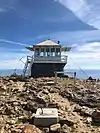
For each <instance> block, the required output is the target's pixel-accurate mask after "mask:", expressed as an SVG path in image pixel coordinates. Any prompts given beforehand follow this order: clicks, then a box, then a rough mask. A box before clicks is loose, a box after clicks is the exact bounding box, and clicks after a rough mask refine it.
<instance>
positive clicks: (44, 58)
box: [23, 40, 70, 77]
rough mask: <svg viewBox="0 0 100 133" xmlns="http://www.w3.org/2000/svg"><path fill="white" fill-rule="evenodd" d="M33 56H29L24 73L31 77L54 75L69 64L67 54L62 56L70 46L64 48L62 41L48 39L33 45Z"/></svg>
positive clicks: (31, 49)
mask: <svg viewBox="0 0 100 133" xmlns="http://www.w3.org/2000/svg"><path fill="white" fill-rule="evenodd" d="M26 48H27V49H28V50H30V51H33V56H27V61H26V63H25V67H24V70H23V75H24V76H26V74H28V76H31V77H41V76H42V77H43V76H54V72H55V71H63V68H64V66H65V65H66V64H67V56H64V57H62V55H61V53H62V51H69V50H70V48H69V47H66V48H62V47H61V45H60V42H59V41H58V42H57V43H56V42H53V41H51V40H46V41H44V42H41V43H39V44H36V45H34V46H31V47H26Z"/></svg>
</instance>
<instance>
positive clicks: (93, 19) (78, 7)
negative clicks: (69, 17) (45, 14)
mask: <svg viewBox="0 0 100 133" xmlns="http://www.w3.org/2000/svg"><path fill="white" fill-rule="evenodd" d="M56 1H57V2H59V3H61V4H62V5H64V6H65V7H67V8H69V9H70V10H71V11H73V12H74V13H75V15H76V16H78V17H79V18H80V19H81V20H82V21H84V22H86V23H88V24H90V25H92V26H94V27H95V28H98V29H100V1H99V0H91V1H90V0H56Z"/></svg>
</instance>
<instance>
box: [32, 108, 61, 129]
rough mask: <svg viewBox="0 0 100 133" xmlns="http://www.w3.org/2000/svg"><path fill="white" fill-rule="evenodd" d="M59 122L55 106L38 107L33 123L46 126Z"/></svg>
mask: <svg viewBox="0 0 100 133" xmlns="http://www.w3.org/2000/svg"><path fill="white" fill-rule="evenodd" d="M58 122H59V117H58V110H57V109H56V108H38V109H37V111H36V114H35V118H34V125H37V126H44V127H48V126H50V125H53V124H56V123H58Z"/></svg>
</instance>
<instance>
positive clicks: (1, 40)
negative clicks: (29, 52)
mask: <svg viewBox="0 0 100 133" xmlns="http://www.w3.org/2000/svg"><path fill="white" fill-rule="evenodd" d="M0 42H5V43H12V44H17V45H20V46H28V45H27V44H24V43H20V42H15V41H10V40H6V39H0Z"/></svg>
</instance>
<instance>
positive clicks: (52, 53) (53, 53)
mask: <svg viewBox="0 0 100 133" xmlns="http://www.w3.org/2000/svg"><path fill="white" fill-rule="evenodd" d="M51 56H55V48H51Z"/></svg>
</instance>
